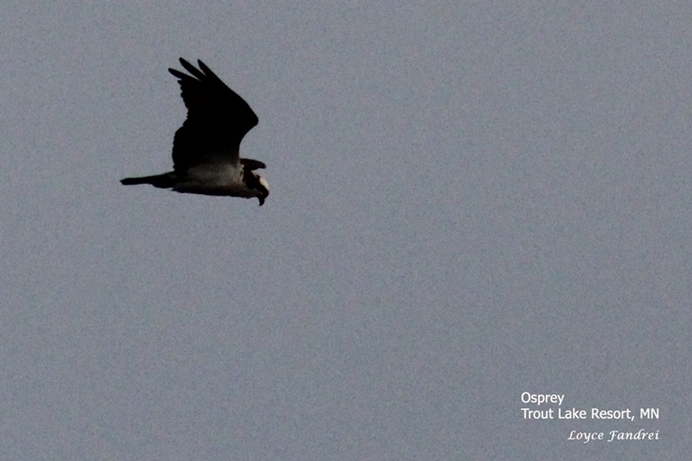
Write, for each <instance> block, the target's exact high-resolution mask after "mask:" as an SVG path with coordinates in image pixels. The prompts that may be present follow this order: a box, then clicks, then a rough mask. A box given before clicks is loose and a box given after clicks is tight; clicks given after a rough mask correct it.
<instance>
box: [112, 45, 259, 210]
mask: <svg viewBox="0 0 692 461" xmlns="http://www.w3.org/2000/svg"><path fill="white" fill-rule="evenodd" d="M180 64H182V66H183V67H184V68H185V70H187V71H188V72H189V73H190V75H187V74H185V73H183V72H180V71H178V70H175V69H168V72H170V73H171V74H173V75H174V76H175V77H177V78H178V83H180V88H181V90H182V93H181V96H182V98H183V102H184V103H185V107H187V120H185V123H183V126H181V127H180V128H179V129H178V131H176V132H175V137H174V138H173V171H171V172H169V173H163V174H158V175H153V176H142V177H137V178H125V179H123V180H121V181H120V182H121V183H122V184H123V185H126V186H130V185H134V184H151V185H152V186H154V187H158V188H162V189H172V190H174V191H176V192H181V193H188V194H203V195H217V196H231V197H244V198H252V197H257V199H258V200H259V204H260V206H262V205H263V204H264V199H266V198H267V196H268V195H269V184H268V183H267V181H266V180H265V179H264V178H263V177H262V176H260V175H259V174H257V173H256V172H255V170H257V169H259V168H266V165H265V164H264V163H263V162H260V161H259V160H252V159H249V158H240V142H241V141H242V140H243V136H245V134H246V133H247V132H248V131H250V130H251V129H252V128H253V127H254V126H255V125H257V122H258V121H259V120H258V119H257V115H255V113H254V112H253V111H252V109H251V108H250V106H249V105H248V103H246V102H245V101H244V100H243V98H241V97H240V96H238V95H237V94H236V93H235V92H234V91H233V90H231V89H230V88H229V87H228V86H226V84H225V83H223V82H222V81H221V79H219V77H217V76H216V74H214V72H212V71H211V69H209V67H207V66H206V64H204V63H203V62H202V61H197V64H198V65H199V69H197V68H195V67H194V66H193V65H192V64H190V63H189V62H187V61H186V60H184V59H183V58H180Z"/></svg>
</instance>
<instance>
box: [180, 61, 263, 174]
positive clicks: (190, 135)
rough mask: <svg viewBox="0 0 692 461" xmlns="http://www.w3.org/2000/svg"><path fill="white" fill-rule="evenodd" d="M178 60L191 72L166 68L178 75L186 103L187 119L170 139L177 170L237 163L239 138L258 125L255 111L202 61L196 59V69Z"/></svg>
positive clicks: (181, 171)
mask: <svg viewBox="0 0 692 461" xmlns="http://www.w3.org/2000/svg"><path fill="white" fill-rule="evenodd" d="M180 64H182V66H183V67H184V68H185V70H187V71H188V72H189V73H190V75H187V74H185V73H183V72H180V71H178V70H175V69H168V71H169V72H170V73H171V74H173V75H174V76H175V77H177V78H178V82H179V83H180V88H181V90H182V93H181V96H182V98H183V102H184V103H185V107H187V120H185V123H183V126H182V127H180V128H179V129H178V131H176V132H175V138H174V139H173V165H174V169H175V171H176V173H184V172H185V171H187V170H188V169H189V168H191V167H193V166H195V165H198V164H200V163H207V162H212V163H213V162H219V161H224V162H231V163H233V164H237V163H238V162H239V161H240V158H239V149H240V142H241V141H242V140H243V136H245V134H246V133H247V132H248V131H250V130H251V129H252V128H253V127H254V126H255V125H257V122H258V119H257V115H255V113H254V112H253V111H252V109H251V108H250V106H249V105H248V103H246V102H245V101H244V100H243V98H241V97H240V96H238V94H236V93H235V92H234V91H233V90H231V89H230V88H229V87H228V86H226V84H225V83H223V82H222V81H221V79H219V77H217V76H216V74H214V72H212V71H211V69H209V67H207V66H206V65H205V64H204V63H203V62H202V61H197V64H198V65H199V69H196V68H195V67H194V66H193V65H192V64H190V63H189V62H187V61H186V60H184V59H183V58H180Z"/></svg>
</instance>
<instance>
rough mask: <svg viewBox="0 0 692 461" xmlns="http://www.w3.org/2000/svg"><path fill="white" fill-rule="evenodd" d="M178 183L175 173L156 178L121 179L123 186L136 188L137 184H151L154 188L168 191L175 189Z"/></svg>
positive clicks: (158, 175) (157, 175)
mask: <svg viewBox="0 0 692 461" xmlns="http://www.w3.org/2000/svg"><path fill="white" fill-rule="evenodd" d="M176 181H177V178H176V176H175V173H164V174H156V175H154V176H142V177H139V178H125V179H121V180H120V183H121V184H122V185H123V186H134V185H137V184H151V185H152V186H154V187H159V188H161V189H168V188H170V187H173V186H174V185H175V183H176Z"/></svg>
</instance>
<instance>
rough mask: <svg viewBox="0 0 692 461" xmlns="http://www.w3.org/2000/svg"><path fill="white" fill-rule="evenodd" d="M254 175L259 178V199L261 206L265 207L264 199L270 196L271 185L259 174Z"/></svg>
mask: <svg viewBox="0 0 692 461" xmlns="http://www.w3.org/2000/svg"><path fill="white" fill-rule="evenodd" d="M254 175H255V177H256V178H257V190H258V191H259V195H258V196H257V199H258V200H259V204H260V206H262V205H264V199H266V198H267V196H268V195H269V183H268V182H267V180H266V179H264V178H263V177H262V176H260V175H258V174H257V173H254Z"/></svg>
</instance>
